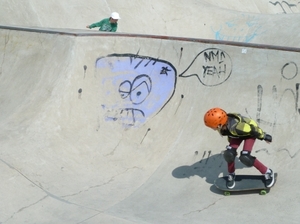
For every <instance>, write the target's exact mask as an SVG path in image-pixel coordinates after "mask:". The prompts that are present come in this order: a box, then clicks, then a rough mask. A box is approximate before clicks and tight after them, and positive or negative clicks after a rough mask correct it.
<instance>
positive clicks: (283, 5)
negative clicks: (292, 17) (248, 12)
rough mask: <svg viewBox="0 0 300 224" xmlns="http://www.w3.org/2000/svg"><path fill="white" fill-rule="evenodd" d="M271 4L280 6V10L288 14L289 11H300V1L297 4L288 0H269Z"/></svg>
mask: <svg viewBox="0 0 300 224" xmlns="http://www.w3.org/2000/svg"><path fill="white" fill-rule="evenodd" d="M269 3H270V4H272V5H273V6H275V7H278V6H279V8H280V9H279V10H280V11H281V12H282V13H284V14H288V13H295V12H298V4H299V2H297V3H296V4H293V3H289V2H287V1H281V2H279V1H276V2H272V1H269Z"/></svg>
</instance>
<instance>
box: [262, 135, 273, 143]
mask: <svg viewBox="0 0 300 224" xmlns="http://www.w3.org/2000/svg"><path fill="white" fill-rule="evenodd" d="M264 140H265V141H266V142H272V136H271V135H269V134H265V137H264Z"/></svg>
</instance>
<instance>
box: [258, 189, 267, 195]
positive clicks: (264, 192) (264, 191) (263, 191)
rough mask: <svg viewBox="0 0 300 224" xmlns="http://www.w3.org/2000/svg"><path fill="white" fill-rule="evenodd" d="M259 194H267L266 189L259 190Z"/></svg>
mask: <svg viewBox="0 0 300 224" xmlns="http://www.w3.org/2000/svg"><path fill="white" fill-rule="evenodd" d="M259 194H260V195H266V194H267V191H266V190H261V191H260V193H259Z"/></svg>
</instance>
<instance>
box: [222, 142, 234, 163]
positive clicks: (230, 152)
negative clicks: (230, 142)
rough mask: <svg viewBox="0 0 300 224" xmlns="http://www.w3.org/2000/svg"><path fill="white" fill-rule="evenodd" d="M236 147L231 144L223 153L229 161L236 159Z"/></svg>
mask: <svg viewBox="0 0 300 224" xmlns="http://www.w3.org/2000/svg"><path fill="white" fill-rule="evenodd" d="M236 150H237V149H236V148H232V147H231V146H226V150H225V152H224V154H223V157H224V159H225V160H226V162H227V163H232V162H234V160H235V157H236V155H237V153H236Z"/></svg>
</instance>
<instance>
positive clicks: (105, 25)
mask: <svg viewBox="0 0 300 224" xmlns="http://www.w3.org/2000/svg"><path fill="white" fill-rule="evenodd" d="M109 19H110V18H106V19H103V20H101V21H100V22H97V23H93V24H91V25H90V26H89V27H90V29H91V28H95V27H99V30H100V31H106V32H116V31H117V28H118V23H110V22H109Z"/></svg>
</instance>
